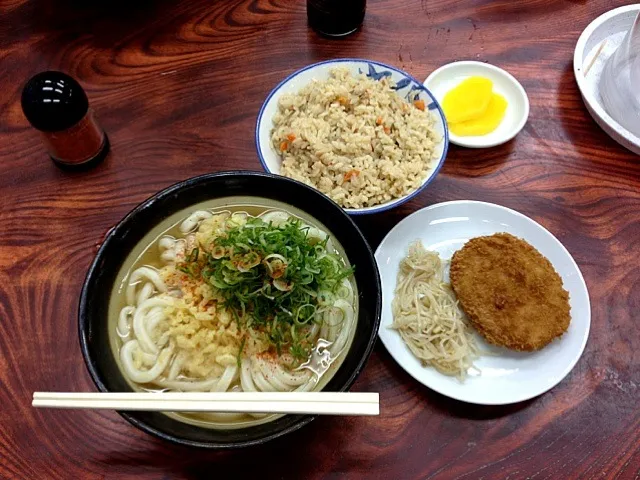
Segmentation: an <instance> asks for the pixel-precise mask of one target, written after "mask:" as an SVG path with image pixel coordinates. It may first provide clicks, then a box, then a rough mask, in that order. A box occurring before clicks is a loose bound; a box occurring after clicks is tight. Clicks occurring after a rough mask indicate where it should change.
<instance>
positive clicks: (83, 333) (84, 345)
mask: <svg viewBox="0 0 640 480" xmlns="http://www.w3.org/2000/svg"><path fill="white" fill-rule="evenodd" d="M238 176H250V177H262V178H268V179H278V180H281V181H282V180H284V181H287V182H291V183H293V184H296V185H297V186H298V187H302V188H305V189H308V190H309V191H311V192H313V193H314V194H315V195H317V196H318V197H320V198H321V199H322V200H323V201H325V202H329V203H330V204H332V206H333V207H335V210H336V212H339V213H340V214H342V215H343V216H344V217H346V219H347V220H348V221H349V222H350V223H351V225H352V226H353V227H354V230H355V233H357V235H358V236H359V237H360V239H361V240H362V241H363V242H364V244H365V245H366V247H367V253H368V256H369V257H370V260H371V264H372V266H373V267H374V270H375V271H376V273H377V275H376V280H377V286H378V295H377V298H376V305H375V316H374V319H373V328H372V331H371V337H370V338H369V340H368V342H367V348H366V349H365V352H364V355H362V358H361V359H360V360H359V362H358V364H357V365H356V368H355V369H354V370H353V372H352V374H351V375H350V376H349V379H348V380H347V382H346V383H345V384H344V385H343V386H342V387H341V389H340V391H343V392H344V391H347V390H349V388H350V387H351V386H352V385H353V384H354V382H355V381H356V379H357V378H358V376H359V375H360V373H361V372H362V370H363V368H364V367H365V365H366V363H367V361H368V360H369V357H370V356H371V352H372V351H373V348H374V346H375V344H376V340H377V337H378V329H379V328H380V321H381V313H382V284H381V280H380V274H379V271H378V264H377V262H376V259H375V256H374V254H373V250H372V249H371V246H370V245H369V242H368V241H367V239H366V238H365V237H364V235H363V234H362V232H361V231H360V228H358V226H357V225H356V223H355V222H354V221H353V219H352V218H351V217H350V216H349V215H348V214H347V213H346V212H345V211H344V210H343V209H342V207H340V205H338V204H337V203H335V202H334V201H333V200H331V199H330V198H329V197H327V196H326V195H324V194H322V193H320V192H319V191H318V190H315V189H313V188H311V187H309V186H308V185H306V184H304V183H302V182H299V181H297V180H293V179H290V178H286V177H282V176H280V175H275V174H271V173H265V172H254V171H247V170H229V171H222V172H215V173H206V174H203V175H198V176H195V177H190V178H188V179H186V180H182V181H180V182H177V183H174V184H173V185H171V186H169V187H167V188H165V189H163V190H160V191H159V192H157V193H155V194H154V195H152V196H150V197H148V198H147V199H146V200H144V201H142V202H141V203H140V204H138V205H137V206H136V207H134V208H133V209H132V210H131V211H129V213H127V214H126V215H125V216H124V217H123V218H122V219H121V220H120V221H119V222H118V223H117V224H116V225H115V226H114V227H113V228H111V229H110V230H109V231H108V232H107V234H106V235H105V237H104V239H103V240H102V243H101V245H100V248H99V249H98V252H97V253H96V255H95V257H94V259H93V261H92V262H91V265H90V266H89V269H88V270H87V274H86V276H85V280H84V282H83V285H82V290H81V293H80V302H79V305H78V333H79V340H80V350H81V352H82V357H83V359H84V363H85V366H86V368H87V370H88V371H89V375H90V376H91V379H92V381H93V383H94V384H95V385H96V387H97V388H98V390H99V391H101V392H109V390H108V389H107V387H106V386H105V384H104V383H103V382H102V380H101V379H100V375H99V374H98V371H97V369H96V366H95V360H94V359H93V358H91V356H90V354H89V342H88V337H87V329H86V326H85V325H86V324H88V322H89V319H88V318H87V316H86V314H85V311H86V309H87V296H88V291H89V289H90V288H91V283H92V281H93V278H94V276H95V275H96V268H97V265H98V263H99V259H100V257H101V256H102V255H103V254H104V250H105V249H106V246H107V245H108V243H109V242H110V241H112V239H113V238H114V237H116V236H117V235H118V234H119V233H120V230H121V229H122V228H123V226H124V225H125V224H126V223H127V222H129V221H130V219H131V218H134V217H135V216H136V215H138V214H139V212H140V211H142V210H145V209H147V208H150V207H151V206H152V205H153V204H154V203H156V202H157V201H158V200H159V199H162V198H164V197H166V196H169V195H172V194H174V193H177V192H179V191H180V190H181V189H183V188H185V187H188V186H191V185H193V184H197V183H199V182H202V181H205V180H208V179H210V178H215V177H238ZM297 208H300V207H297ZM118 414H119V415H120V416H122V417H123V418H124V419H125V420H127V421H128V422H129V423H131V424H132V425H133V426H135V427H137V428H139V429H140V430H142V431H144V432H146V433H148V434H150V435H152V436H154V437H157V438H160V439H162V440H166V441H168V442H172V443H175V444H179V445H183V446H188V447H197V448H206V449H229V448H238V447H248V446H252V445H261V444H263V443H266V442H268V441H270V440H274V439H276V438H279V437H281V436H283V435H286V434H288V433H291V432H294V431H296V430H298V429H300V428H302V427H303V426H305V425H307V424H309V423H310V422H311V421H312V420H314V419H315V418H316V416H314V415H302V416H300V418H299V420H297V421H296V422H295V423H293V424H292V425H290V426H288V427H286V428H283V429H282V430H280V431H277V432H274V433H272V434H270V435H266V436H264V437H262V438H259V439H255V440H246V441H236V442H224V443H222V442H201V441H193V440H186V439H183V438H180V437H177V436H174V435H171V434H167V433H165V432H163V431H160V430H158V429H156V428H153V427H150V426H149V425H147V424H146V423H145V422H144V421H141V420H139V419H138V418H136V417H135V414H130V413H127V412H123V411H118ZM196 428H197V427H196Z"/></svg>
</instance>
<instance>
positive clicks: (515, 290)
mask: <svg viewBox="0 0 640 480" xmlns="http://www.w3.org/2000/svg"><path fill="white" fill-rule="evenodd" d="M450 276H451V286H452V287H453V290H454V291H455V293H456V295H457V296H458V300H459V301H460V305H461V306H462V309H463V310H464V311H465V313H466V314H467V316H468V317H469V320H470V321H471V323H472V325H473V326H474V327H475V328H476V329H477V330H478V332H479V333H480V334H481V335H482V336H483V337H484V338H485V339H486V340H487V341H488V342H489V343H493V344H495V345H500V346H503V347H507V348H511V349H514V350H521V351H533V350H540V349H541V348H543V347H544V346H546V345H548V344H549V343H550V342H551V341H552V340H553V339H554V338H557V337H559V336H561V335H562V334H563V333H564V332H566V331H567V328H568V327H569V321H570V319H571V317H570V306H569V294H568V293H567V291H566V290H565V289H564V288H563V286H562V279H561V278H560V276H559V275H558V273H557V272H556V271H555V270H554V268H553V266H552V265H551V262H549V260H547V259H546V258H545V257H544V256H543V255H542V254H541V253H540V252H538V251H537V250H536V249H535V248H534V247H532V246H531V245H529V244H528V243H527V242H525V241H524V240H522V239H520V238H517V237H514V236H513V235H510V234H508V233H497V234H495V235H491V236H488V237H478V238H473V239H471V240H469V241H468V242H467V243H466V244H465V245H464V246H463V247H462V248H461V249H460V250H458V251H457V252H456V253H455V254H454V255H453V258H452V259H451V273H450Z"/></svg>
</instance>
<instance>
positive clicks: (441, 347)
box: [391, 241, 478, 380]
mask: <svg viewBox="0 0 640 480" xmlns="http://www.w3.org/2000/svg"><path fill="white" fill-rule="evenodd" d="M392 311H393V324H392V325H391V328H393V329H395V330H397V331H398V333H399V334H400V336H401V337H402V340H403V341H404V343H405V344H406V345H407V347H408V348H409V350H411V353H413V354H414V355H415V356H416V357H417V358H418V359H419V360H420V361H421V362H422V364H423V365H425V366H432V367H434V368H435V369H437V370H438V371H439V372H441V373H444V374H445V375H452V376H456V377H458V378H459V379H460V380H464V378H465V377H466V376H467V371H468V370H469V368H471V367H473V360H474V359H475V358H476V357H477V355H478V348H477V346H476V343H475V340H474V338H473V336H472V333H471V329H470V327H469V326H468V324H467V322H466V318H465V316H464V313H463V312H462V310H461V309H460V307H459V306H458V300H457V299H456V297H455V294H454V293H453V290H452V289H451V286H450V285H448V284H447V283H445V282H444V281H443V265H442V262H441V260H440V257H439V256H438V254H437V253H435V252H430V251H428V250H426V249H425V248H424V246H423V245H422V243H421V242H419V241H417V242H414V243H413V244H411V245H410V246H409V253H408V255H407V256H406V257H405V258H404V259H403V260H402V261H401V262H400V270H399V272H398V279H397V284H396V291H395V296H394V297H393V302H392Z"/></svg>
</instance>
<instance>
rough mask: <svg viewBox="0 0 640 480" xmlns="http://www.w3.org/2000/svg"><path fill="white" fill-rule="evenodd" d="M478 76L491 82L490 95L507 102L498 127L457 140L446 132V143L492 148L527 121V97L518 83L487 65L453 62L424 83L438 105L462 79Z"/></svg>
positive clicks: (493, 66) (512, 77)
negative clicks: (498, 95)
mask: <svg viewBox="0 0 640 480" xmlns="http://www.w3.org/2000/svg"><path fill="white" fill-rule="evenodd" d="M476 75H477V76H481V77H485V78H488V79H489V80H491V81H492V82H493V91H494V92H496V93H499V94H500V95H502V96H503V97H504V98H505V99H506V100H507V102H508V106H507V111H506V112H505V115H504V119H503V120H502V123H500V125H499V126H498V128H496V129H495V130H494V131H493V132H491V133H488V134H486V135H479V136H471V137H460V136H458V135H455V134H453V133H452V132H451V131H449V140H450V141H451V143H453V144H455V145H460V146H461V147H469V148H488V147H495V146H496V145H501V144H503V143H506V142H508V141H509V140H511V139H512V138H513V137H515V136H516V135H517V134H518V132H520V130H522V128H523V127H524V125H525V123H527V118H529V97H527V92H525V90H524V88H523V87H522V85H520V82H518V80H516V79H515V77H514V76H513V75H511V74H510V73H508V72H506V71H505V70H503V69H501V68H498V67H496V66H495V65H490V64H488V63H482V62H473V61H462V62H453V63H449V64H447V65H443V66H442V67H440V68H438V69H437V70H435V71H434V72H433V73H432V74H431V75H429V76H428V77H427V79H426V80H425V81H424V86H425V87H427V88H428V89H429V90H430V91H431V92H432V93H433V94H434V95H435V97H436V99H437V100H438V102H440V103H442V99H443V98H444V96H445V95H446V93H447V92H448V91H449V90H451V89H452V88H454V87H455V86H457V85H458V84H459V83H460V82H462V81H463V80H464V79H466V78H468V77H471V76H476Z"/></svg>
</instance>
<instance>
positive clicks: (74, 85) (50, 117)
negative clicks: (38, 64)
mask: <svg viewBox="0 0 640 480" xmlns="http://www.w3.org/2000/svg"><path fill="white" fill-rule="evenodd" d="M88 109H89V101H88V100H87V95H86V94H85V93H84V90H83V89H82V87H81V86H80V84H79V83H78V82H77V81H75V80H74V79H73V78H71V77H70V76H69V75H67V74H65V73H62V72H55V71H49V72H42V73H38V74H37V75H35V76H34V77H32V78H31V79H30V80H29V81H28V82H27V84H26V85H25V87H24V89H23V90H22V111H23V112H24V115H25V117H27V120H29V123H30V124H31V125H32V126H33V127H34V128H36V129H38V130H41V131H45V132H58V131H61V130H66V129H67V128H70V127H72V126H74V125H75V124H76V123H78V122H79V121H80V120H82V118H83V117H84V116H85V115H86V113H87V110H88Z"/></svg>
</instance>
